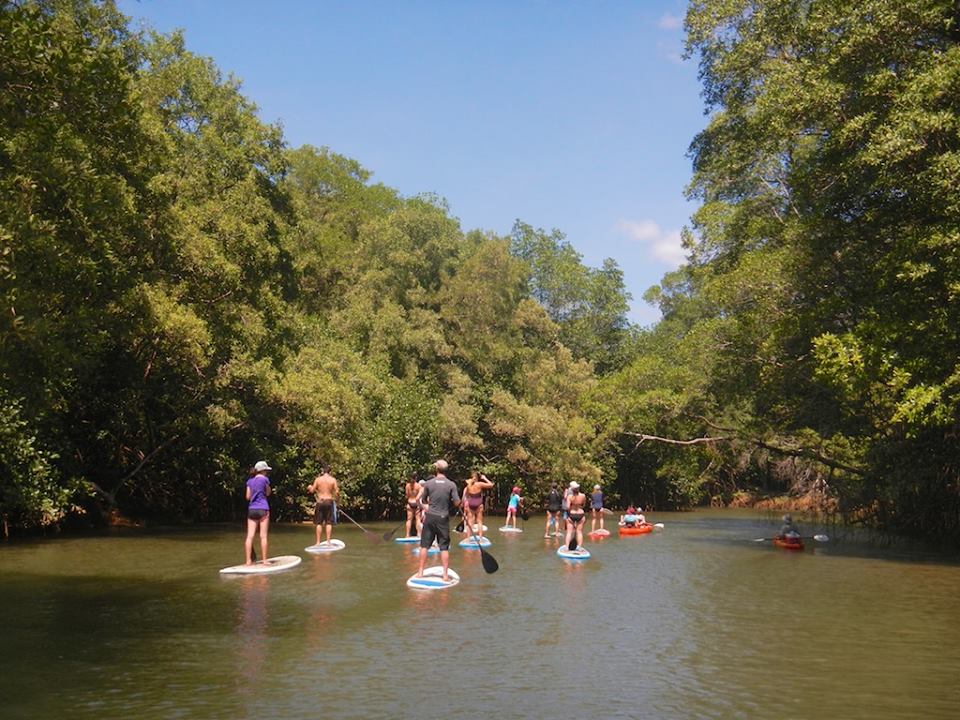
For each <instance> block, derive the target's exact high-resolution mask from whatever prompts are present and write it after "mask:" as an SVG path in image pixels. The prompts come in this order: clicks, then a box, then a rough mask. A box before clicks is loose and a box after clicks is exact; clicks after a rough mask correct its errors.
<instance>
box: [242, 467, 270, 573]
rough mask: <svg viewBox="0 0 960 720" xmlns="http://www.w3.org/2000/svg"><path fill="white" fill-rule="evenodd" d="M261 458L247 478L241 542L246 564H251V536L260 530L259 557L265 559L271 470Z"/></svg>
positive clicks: (268, 526) (268, 524) (268, 525)
mask: <svg viewBox="0 0 960 720" xmlns="http://www.w3.org/2000/svg"><path fill="white" fill-rule="evenodd" d="M272 469H273V468H271V467H270V466H269V465H267V463H266V462H264V461H263V460H260V461H259V462H258V463H257V464H256V465H254V466H253V471H254V473H255V474H254V476H253V477H251V478H249V479H248V480H247V496H246V497H247V502H248V505H247V539H246V540H245V541H244V543H243V549H244V552H245V553H246V564H247V565H253V536H254V535H255V534H256V533H257V529H258V528H259V530H260V558H261V559H262V560H266V559H267V558H268V557H270V556H269V555H268V554H267V533H268V532H269V531H270V503H268V502H267V497H268V496H269V495H270V478H269V477H268V474H269V472H270V471H271V470H272Z"/></svg>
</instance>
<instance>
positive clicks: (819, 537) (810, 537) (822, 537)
mask: <svg viewBox="0 0 960 720" xmlns="http://www.w3.org/2000/svg"><path fill="white" fill-rule="evenodd" d="M800 539H801V540H816V541H817V542H827V541H828V540H829V539H830V537H829V536H827V535H804V536H802V537H801V538H800ZM771 540H776V538H772V537H768V538H754V540H753V541H754V542H770V541H771Z"/></svg>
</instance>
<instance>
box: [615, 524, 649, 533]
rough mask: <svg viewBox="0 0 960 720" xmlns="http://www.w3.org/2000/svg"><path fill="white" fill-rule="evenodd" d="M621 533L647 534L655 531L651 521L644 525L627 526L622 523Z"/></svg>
mask: <svg viewBox="0 0 960 720" xmlns="http://www.w3.org/2000/svg"><path fill="white" fill-rule="evenodd" d="M619 530H620V534H621V535H646V534H647V533H651V532H653V525H651V524H650V523H644V524H643V525H634V526H633V527H627V526H626V525H621V526H620V528H619Z"/></svg>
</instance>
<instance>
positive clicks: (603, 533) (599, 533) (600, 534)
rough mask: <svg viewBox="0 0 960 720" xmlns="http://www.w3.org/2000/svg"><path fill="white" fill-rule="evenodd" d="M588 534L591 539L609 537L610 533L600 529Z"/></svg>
mask: <svg viewBox="0 0 960 720" xmlns="http://www.w3.org/2000/svg"><path fill="white" fill-rule="evenodd" d="M589 534H590V535H592V536H593V537H608V536H609V535H610V531H609V530H607V529H606V528H600V529H599V530H593V531H591V532H590V533H589Z"/></svg>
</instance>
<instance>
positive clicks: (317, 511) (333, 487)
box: [307, 465, 340, 545]
mask: <svg viewBox="0 0 960 720" xmlns="http://www.w3.org/2000/svg"><path fill="white" fill-rule="evenodd" d="M307 492H308V493H313V496H314V498H315V499H316V501H317V505H316V507H315V508H314V509H313V524H314V525H315V526H316V527H317V545H320V536H321V535H322V534H323V529H324V528H326V531H327V544H328V545H329V544H330V535H331V534H332V533H333V507H334V505H333V503H334V502H335V501H336V500H337V498H339V497H340V485H339V484H338V483H337V479H336V478H335V477H334V476H333V475H331V474H330V469H329V468H328V467H327V466H326V465H324V466H322V467H321V468H320V474H319V475H317V477H315V478H314V480H313V482H312V483H310V485H309V486H308V487H307Z"/></svg>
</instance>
